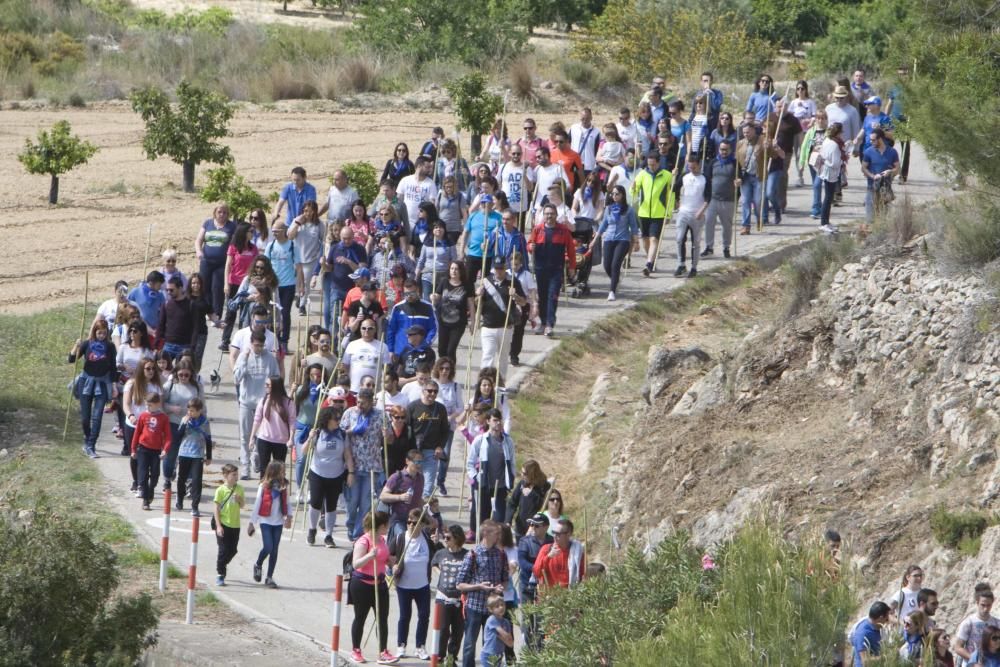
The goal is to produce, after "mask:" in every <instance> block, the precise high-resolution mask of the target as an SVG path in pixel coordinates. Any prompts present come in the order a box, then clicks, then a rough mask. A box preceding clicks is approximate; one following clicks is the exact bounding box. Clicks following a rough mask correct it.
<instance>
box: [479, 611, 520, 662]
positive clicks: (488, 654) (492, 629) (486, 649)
mask: <svg viewBox="0 0 1000 667" xmlns="http://www.w3.org/2000/svg"><path fill="white" fill-rule="evenodd" d="M497 628H501V629H503V630H506V631H507V632H513V628H512V627H511V624H510V621H508V620H507V619H506V618H497V617H496V616H494V615H493V614H490V617H489V618H487V619H486V630H485V631H484V632H483V652H482V653H481V654H480V656H479V659H480V661H481V662H482V664H484V665H490V664H493V663H491V662H490V658H494V659H495V658H501V659H502V658H503V655H504V643H503V641H502V640H501V639H500V635H498V634H497Z"/></svg>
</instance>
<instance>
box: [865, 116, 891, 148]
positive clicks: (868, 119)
mask: <svg viewBox="0 0 1000 667" xmlns="http://www.w3.org/2000/svg"><path fill="white" fill-rule="evenodd" d="M876 127H881V128H882V129H883V130H891V129H893V125H892V119H891V118H889V115H888V114H885V113H882V112H881V111H880V112H879V113H878V114H877V115H875V116H873V115H871V114H868V115H866V116H865V119H864V120H863V121H862V122H861V128H862V129H863V130H864V131H865V136H864V139H863V144H862V146H861V152H864V151H866V150H868V149H869V148H870V147H871V145H872V130H874V129H875V128H876Z"/></svg>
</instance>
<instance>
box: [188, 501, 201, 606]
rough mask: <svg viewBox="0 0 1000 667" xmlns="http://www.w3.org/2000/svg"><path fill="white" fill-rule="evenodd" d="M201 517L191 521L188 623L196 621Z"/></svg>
mask: <svg viewBox="0 0 1000 667" xmlns="http://www.w3.org/2000/svg"><path fill="white" fill-rule="evenodd" d="M200 524H201V519H200V518H199V517H197V516H196V517H194V520H193V521H192V522H191V564H190V565H188V593H187V613H186V614H185V616H184V622H185V623H187V624H188V625H191V624H192V623H194V587H195V577H196V575H197V573H198V529H199V528H200Z"/></svg>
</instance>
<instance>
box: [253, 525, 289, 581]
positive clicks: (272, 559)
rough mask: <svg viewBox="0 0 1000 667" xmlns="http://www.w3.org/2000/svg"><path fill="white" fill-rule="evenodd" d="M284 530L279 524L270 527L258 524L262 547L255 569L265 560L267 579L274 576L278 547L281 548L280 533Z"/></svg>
mask: <svg viewBox="0 0 1000 667" xmlns="http://www.w3.org/2000/svg"><path fill="white" fill-rule="evenodd" d="M283 528H284V526H282V525H281V524H280V523H279V524H278V525H277V526H272V525H271V524H269V523H261V524H260V540H261V542H263V544H264V546H263V548H262V549H261V550H260V553H259V554H257V567H260V566H261V565H263V564H264V559H265V558H267V578H268V579H270V578H271V577H273V576H274V566H275V565H277V563H278V547H279V546H281V531H282V529H283Z"/></svg>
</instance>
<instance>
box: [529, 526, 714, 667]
mask: <svg viewBox="0 0 1000 667" xmlns="http://www.w3.org/2000/svg"><path fill="white" fill-rule="evenodd" d="M716 583H717V582H716V576H715V572H714V571H711V570H707V571H706V570H704V569H702V566H701V554H700V553H699V552H698V551H697V550H696V549H695V548H694V547H693V546H692V545H691V544H690V542H689V541H688V536H687V535H686V534H684V533H678V534H675V535H673V536H671V537H670V538H668V539H666V540H664V541H663V542H661V543H660V544H658V545H657V547H656V549H655V550H654V551H653V553H652V555H651V556H650V557H649V558H647V557H646V556H645V555H644V554H643V553H642V552H641V551H640V550H639V549H638V548H631V549H629V551H628V553H627V554H626V556H625V559H624V561H623V562H622V563H621V564H620V565H618V566H615V567H613V568H611V570H610V572H609V573H608V575H607V576H605V577H598V578H596V579H590V580H584V581H583V583H582V584H581V585H580V586H578V587H576V588H574V589H572V590H565V589H556V590H553V591H551V592H550V593H548V594H546V595H543V596H542V598H541V600H540V601H539V604H537V605H534V606H531V605H529V606H527V607H526V608H525V609H524V610H523V613H526V614H530V613H540V614H541V616H542V618H543V619H547V621H543V627H544V630H545V648H544V650H542V651H541V652H540V653H536V654H531V653H528V652H525V654H524V655H523V656H522V659H523V664H525V665H533V666H537V667H541V666H542V665H544V666H546V667H555V666H566V667H570V666H572V667H576V666H577V665H600V664H606V663H605V662H604V661H613V662H614V664H623V665H625V664H630V663H628V662H627V661H626V662H621V661H619V660H618V659H617V658H616V656H617V654H618V653H619V652H620V651H622V650H623V647H625V646H627V645H628V644H629V643H631V642H634V641H638V640H639V639H641V638H642V637H646V636H656V635H658V634H659V633H660V632H662V631H663V629H664V626H665V625H666V622H667V612H668V611H669V610H670V609H672V608H673V607H674V606H675V605H676V604H677V602H678V601H679V600H680V599H682V598H684V597H689V596H690V597H692V598H695V599H708V598H710V597H712V595H713V594H714V590H715V586H716ZM567 619H572V620H573V622H566V621H567ZM692 664H694V663H692ZM704 664H707V663H704ZM720 664H721V663H720Z"/></svg>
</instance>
